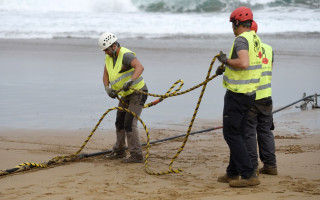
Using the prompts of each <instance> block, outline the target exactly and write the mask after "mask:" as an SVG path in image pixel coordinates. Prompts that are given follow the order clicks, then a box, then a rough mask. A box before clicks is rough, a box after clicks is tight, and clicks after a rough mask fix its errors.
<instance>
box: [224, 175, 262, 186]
mask: <svg viewBox="0 0 320 200" xmlns="http://www.w3.org/2000/svg"><path fill="white" fill-rule="evenodd" d="M259 184H260V181H259V178H258V176H257V174H256V173H253V175H252V176H250V177H249V178H243V177H241V178H240V179H238V180H232V181H230V182H229V185H230V186H231V187H248V186H255V185H259Z"/></svg>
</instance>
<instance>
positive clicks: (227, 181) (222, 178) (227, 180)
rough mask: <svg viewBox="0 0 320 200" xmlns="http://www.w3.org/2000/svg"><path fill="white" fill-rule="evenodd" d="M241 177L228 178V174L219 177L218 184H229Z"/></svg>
mask: <svg viewBox="0 0 320 200" xmlns="http://www.w3.org/2000/svg"><path fill="white" fill-rule="evenodd" d="M238 179H239V176H228V175H227V174H225V175H223V176H219V177H218V182H220V183H229V182H230V181H232V180H238Z"/></svg>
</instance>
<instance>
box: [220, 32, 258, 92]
mask: <svg viewBox="0 0 320 200" xmlns="http://www.w3.org/2000/svg"><path fill="white" fill-rule="evenodd" d="M239 36H242V37H244V38H246V39H247V41H248V45H249V67H248V68H247V69H236V68H233V67H231V66H226V70H225V73H224V76H223V86H224V87H225V88H227V89H228V90H231V91H232V92H235V93H243V94H248V95H251V94H254V93H255V91H256V90H257V87H258V84H259V81H260V76H261V70H262V62H261V56H262V50H261V40H260V38H259V36H257V35H256V34H255V32H254V31H250V32H244V33H242V34H241V35H239ZM239 36H238V37H239ZM233 47H234V43H233V45H232V47H231V50H230V54H229V59H231V57H232V52H233Z"/></svg>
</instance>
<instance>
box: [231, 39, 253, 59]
mask: <svg viewBox="0 0 320 200" xmlns="http://www.w3.org/2000/svg"><path fill="white" fill-rule="evenodd" d="M240 50H248V51H249V44H248V40H247V39H246V38H244V37H242V36H239V37H237V38H236V40H235V41H234V45H233V51H232V55H231V59H235V58H238V54H237V52H238V51H240Z"/></svg>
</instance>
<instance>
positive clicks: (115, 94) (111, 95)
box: [105, 87, 117, 99]
mask: <svg viewBox="0 0 320 200" xmlns="http://www.w3.org/2000/svg"><path fill="white" fill-rule="evenodd" d="M105 89H106V92H107V94H108V95H109V97H111V98H113V99H114V98H116V97H117V92H116V91H115V90H114V89H112V88H110V87H105Z"/></svg>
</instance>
